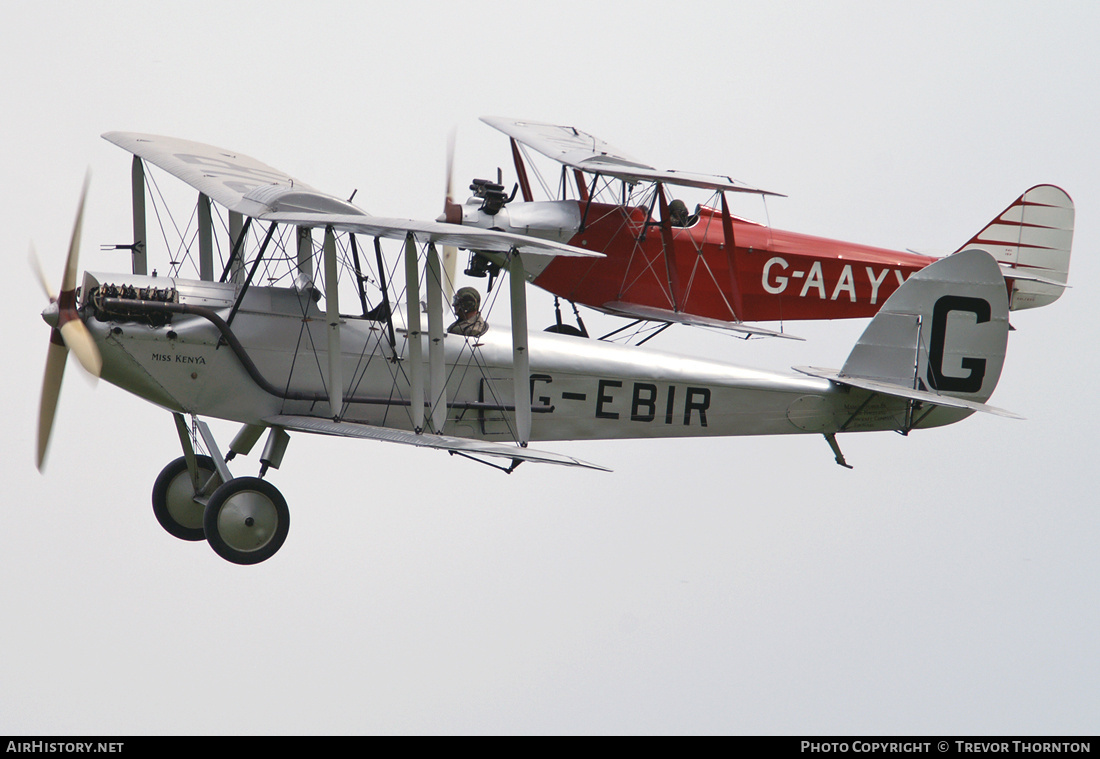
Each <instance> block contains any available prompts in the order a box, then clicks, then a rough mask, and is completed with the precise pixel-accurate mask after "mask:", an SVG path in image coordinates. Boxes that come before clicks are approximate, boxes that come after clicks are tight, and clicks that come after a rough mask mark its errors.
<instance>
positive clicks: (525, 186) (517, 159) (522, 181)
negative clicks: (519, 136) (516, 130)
mask: <svg viewBox="0 0 1100 759" xmlns="http://www.w3.org/2000/svg"><path fill="white" fill-rule="evenodd" d="M511 143H512V161H513V162H514V163H515V165H516V177H518V178H519V188H520V190H521V191H522V192H523V200H524V202H525V203H530V202H531V201H532V200H534V199H535V196H534V195H532V194H531V183H530V182H529V181H528V180H527V167H525V166H524V165H523V156H522V155H520V152H519V143H517V142H516V141H515V139H514V138H512V139H511Z"/></svg>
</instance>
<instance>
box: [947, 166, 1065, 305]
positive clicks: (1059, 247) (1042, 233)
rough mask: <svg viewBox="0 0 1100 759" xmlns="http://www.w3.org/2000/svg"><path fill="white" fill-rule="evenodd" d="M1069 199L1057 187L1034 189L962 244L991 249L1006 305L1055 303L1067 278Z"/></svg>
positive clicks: (967, 246) (1043, 185)
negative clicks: (1004, 287)
mask: <svg viewBox="0 0 1100 759" xmlns="http://www.w3.org/2000/svg"><path fill="white" fill-rule="evenodd" d="M1072 244H1073V201H1072V200H1071V199H1070V197H1069V195H1067V194H1066V193H1065V191H1064V190H1062V189H1061V188H1060V187H1055V186H1054V185H1049V184H1041V185H1037V186H1035V187H1032V188H1031V189H1030V190H1028V191H1027V192H1025V193H1024V194H1023V195H1021V196H1020V197H1018V198H1017V199H1016V200H1015V202H1013V203H1012V205H1010V206H1009V207H1008V208H1006V209H1005V210H1004V211H1003V212H1002V213H1001V214H1000V215H999V216H997V218H995V219H994V220H993V221H991V222H989V224H987V225H986V227H985V229H983V230H982V231H981V232H979V233H978V234H976V235H974V237H972V238H971V239H970V240H969V241H968V242H967V243H966V245H963V246H962V247H961V248H959V250H960V251H961V250H965V249H967V248H982V249H983V250H987V251H989V253H990V254H992V256H993V257H994V258H995V259H997V263H999V264H1000V265H1001V271H1002V273H1003V274H1004V278H1005V279H1006V280H1008V282H1009V285H1010V292H1009V308H1010V309H1011V310H1013V311H1018V310H1021V309H1024V308H1038V307H1039V306H1045V305H1047V304H1049V303H1053V302H1054V301H1056V300H1058V298H1059V297H1060V296H1061V295H1062V291H1063V290H1065V288H1066V282H1067V281H1068V279H1069V255H1070V246H1071V245H1072Z"/></svg>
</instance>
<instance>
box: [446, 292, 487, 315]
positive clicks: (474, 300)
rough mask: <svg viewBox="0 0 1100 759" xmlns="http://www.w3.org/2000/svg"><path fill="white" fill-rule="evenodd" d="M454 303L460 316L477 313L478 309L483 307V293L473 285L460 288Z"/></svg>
mask: <svg viewBox="0 0 1100 759" xmlns="http://www.w3.org/2000/svg"><path fill="white" fill-rule="evenodd" d="M452 305H453V306H454V310H455V313H456V314H457V315H458V316H459V317H460V318H465V317H467V316H469V315H470V314H474V313H477V311H478V309H479V308H480V307H481V295H480V294H479V293H478V291H477V290H475V289H474V288H472V287H463V288H460V289H459V291H458V292H456V293H455V297H454V301H453V303H452Z"/></svg>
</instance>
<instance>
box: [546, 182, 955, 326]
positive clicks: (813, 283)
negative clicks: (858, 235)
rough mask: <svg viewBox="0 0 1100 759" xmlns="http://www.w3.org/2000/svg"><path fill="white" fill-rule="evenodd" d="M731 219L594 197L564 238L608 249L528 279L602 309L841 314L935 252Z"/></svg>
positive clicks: (867, 304) (870, 302) (878, 299)
mask: <svg viewBox="0 0 1100 759" xmlns="http://www.w3.org/2000/svg"><path fill="white" fill-rule="evenodd" d="M578 204H579V206H580V210H581V212H582V213H584V212H585V205H586V204H585V203H583V202H580V201H578ZM647 220H648V223H647ZM729 222H730V226H729V228H728V229H723V219H722V213H721V212H720V211H718V210H716V209H711V208H706V207H702V208H700V209H699V213H698V214H697V217H693V218H692V219H691V222H690V223H689V225H687V226H683V227H675V226H665V227H663V228H662V225H661V224H660V223H659V222H655V221H652V220H650V217H649V214H648V213H647V211H646V209H644V208H639V207H624V206H618V205H609V204H602V203H592V204H591V206H590V207H589V208H588V209H587V212H586V218H585V224H584V227H583V229H582V230H581V231H580V232H579V233H578V234H576V235H575V236H574V237H573V238H572V239H571V240H569V243H570V244H571V245H574V246H576V247H579V248H585V249H588V250H595V251H599V252H601V253H604V254H605V255H606V258H601V259H584V258H567V257H559V258H556V259H554V261H553V262H552V263H550V264H549V265H548V266H547V267H546V268H545V269H544V270H543V271H542V272H541V273H540V274H539V275H538V276H537V277H535V279H534V283H535V284H536V285H538V286H539V287H542V288H544V289H546V290H548V291H549V292H551V293H554V294H555V295H559V296H561V297H563V298H566V299H568V300H571V301H574V302H576V303H581V304H584V305H587V306H591V307H593V308H597V309H605V310H607V309H610V310H614V308H613V307H612V306H610V305H609V304H615V303H630V304H635V305H639V306H645V307H651V308H659V309H664V310H668V311H675V312H679V313H687V314H692V315H695V316H702V317H707V318H711V319H719V320H722V321H747V322H758V321H781V320H796V319H847V318H859V317H870V316H873V315H874V314H875V313H876V312H877V311H878V309H879V307H880V306H881V305H882V304H883V302H884V301H885V300H886V298H888V297H889V296H890V294H891V293H893V292H894V290H896V289H897V288H898V286H899V285H900V284H901V283H902V282H903V281H905V279H906V278H907V277H908V276H909V275H910V274H912V273H913V272H915V271H917V270H918V269H922V268H924V267H925V266H927V265H928V264H929V263H931V262H932V261H933V260H935V259H933V258H931V257H928V256H921V255H917V254H914V253H904V252H900V251H894V250H887V249H885V248H875V247H871V246H867V245H857V244H853V243H847V242H841V241H838V240H829V239H826V238H823V237H813V236H810V235H803V234H796V233H794V232H784V231H781V230H777V229H771V228H769V227H766V226H763V225H760V224H757V223H755V222H751V221H747V220H744V219H739V218H737V217H730V219H729ZM728 236H731V237H732V240H733V245H732V247H730V246H727V244H726V240H727V237H728Z"/></svg>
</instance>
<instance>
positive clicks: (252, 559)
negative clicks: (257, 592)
mask: <svg viewBox="0 0 1100 759" xmlns="http://www.w3.org/2000/svg"><path fill="white" fill-rule="evenodd" d="M202 525H203V530H204V531H205V533H206V541H207V542H208V543H209V544H210V547H211V548H213V549H214V551H215V552H216V553H217V554H218V555H219V556H221V557H222V558H223V559H225V560H226V561H231V562H233V563H234V564H258V563H260V562H261V561H265V560H267V559H270V558H271V557H272V556H274V555H275V552H276V551H278V550H279V548H280V547H281V546H282V545H283V541H285V540H286V536H287V533H288V532H289V531H290V509H288V508H287V505H286V499H285V498H283V495H282V493H280V492H279V491H278V490H277V489H276V488H275V486H274V485H272V484H271V483H269V482H267V481H266V480H261V479H260V478H259V477H237V478H235V479H232V480H230V481H229V482H227V483H225V484H224V485H222V486H221V487H219V488H218V489H217V490H215V491H214V495H212V496H210V500H209V501H208V502H207V504H206V511H205V512H204V513H203V519H202Z"/></svg>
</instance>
